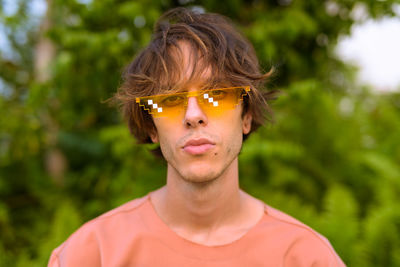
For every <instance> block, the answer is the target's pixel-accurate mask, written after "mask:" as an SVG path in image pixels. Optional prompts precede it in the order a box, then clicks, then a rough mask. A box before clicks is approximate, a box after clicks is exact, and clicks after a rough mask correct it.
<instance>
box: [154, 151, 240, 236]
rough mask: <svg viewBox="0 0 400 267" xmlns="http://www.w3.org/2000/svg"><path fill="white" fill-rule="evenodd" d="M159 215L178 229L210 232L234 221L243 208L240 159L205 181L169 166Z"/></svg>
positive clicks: (161, 196)
mask: <svg viewBox="0 0 400 267" xmlns="http://www.w3.org/2000/svg"><path fill="white" fill-rule="evenodd" d="M159 195H160V202H159V203H162V204H161V209H159V211H160V212H161V214H160V216H161V217H163V219H164V220H165V221H166V223H167V224H168V225H170V226H172V227H174V228H176V229H180V228H184V229H189V231H192V232H197V231H198V232H202V231H208V232H211V231H213V230H215V229H218V228H219V227H220V226H222V225H227V224H233V223H235V221H237V220H238V219H239V218H238V215H239V214H241V210H242V209H243V202H244V197H243V194H242V193H241V191H240V189H239V179H238V161H237V158H236V159H235V160H234V161H233V162H232V163H231V166H230V167H228V168H227V169H226V171H225V172H224V173H223V174H221V175H220V176H218V177H217V178H215V179H213V180H211V181H208V182H203V183H198V182H190V181H187V180H184V179H183V178H182V177H179V175H177V173H176V171H175V169H173V168H172V167H171V166H168V175H167V185H166V186H165V187H164V188H162V189H161V190H160V194H159Z"/></svg>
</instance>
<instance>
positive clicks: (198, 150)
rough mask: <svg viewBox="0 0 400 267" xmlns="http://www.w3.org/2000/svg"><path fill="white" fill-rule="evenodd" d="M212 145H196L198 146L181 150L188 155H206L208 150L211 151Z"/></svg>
mask: <svg viewBox="0 0 400 267" xmlns="http://www.w3.org/2000/svg"><path fill="white" fill-rule="evenodd" d="M213 147H214V145H212V144H204V145H198V146H185V147H184V148H183V150H184V151H185V152H186V153H189V154H191V155H200V154H204V153H206V152H207V151H208V150H210V149H212V148H213Z"/></svg>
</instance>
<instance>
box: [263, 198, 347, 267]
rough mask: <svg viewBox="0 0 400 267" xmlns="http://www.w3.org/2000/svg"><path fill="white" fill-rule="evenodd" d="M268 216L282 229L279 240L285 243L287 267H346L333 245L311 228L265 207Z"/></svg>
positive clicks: (282, 213) (280, 212)
mask: <svg viewBox="0 0 400 267" xmlns="http://www.w3.org/2000/svg"><path fill="white" fill-rule="evenodd" d="M265 210H266V214H267V216H268V218H269V220H271V221H272V222H274V223H275V224H276V227H277V228H279V229H280V231H279V232H280V233H279V238H280V239H281V241H282V242H285V244H286V247H285V252H284V257H283V258H284V262H285V266H328V267H329V266H332V267H333V266H335V267H336V266H345V264H344V263H343V261H342V260H341V259H340V257H339V256H338V255H337V253H336V252H335V250H334V249H333V247H332V245H331V244H330V242H329V241H328V239H326V238H325V237H324V236H323V235H321V234H319V233H318V232H316V231H315V230H313V229H312V228H311V227H309V226H307V225H305V224H304V223H302V222H300V221H298V220H297V219H295V218H293V217H291V216H289V215H287V214H286V213H284V212H282V211H279V210H277V209H274V208H272V207H270V206H268V205H265Z"/></svg>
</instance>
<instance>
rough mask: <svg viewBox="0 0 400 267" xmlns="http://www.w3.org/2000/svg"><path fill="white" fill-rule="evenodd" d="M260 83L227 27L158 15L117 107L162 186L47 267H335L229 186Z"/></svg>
mask: <svg viewBox="0 0 400 267" xmlns="http://www.w3.org/2000/svg"><path fill="white" fill-rule="evenodd" d="M268 76H269V74H262V73H261V72H260V71H259V66H258V61H257V58H256V56H255V53H254V50H253V48H252V46H251V44H250V43H249V42H248V41H247V40H246V39H245V38H244V37H243V36H241V35H240V34H239V33H238V32H237V31H236V30H235V29H234V27H233V26H232V25H231V23H229V21H228V20H227V19H226V18H224V17H222V16H220V15H216V14H198V13H195V12H192V11H190V10H187V9H184V8H178V9H173V10H171V11H169V12H167V13H166V14H164V15H163V16H162V17H161V18H160V20H159V21H158V23H157V24H156V26H155V32H154V35H153V39H152V41H151V43H150V44H149V46H148V47H147V48H146V49H144V50H143V51H142V52H141V53H140V54H139V55H138V56H137V57H136V59H135V60H134V61H133V62H132V63H131V65H130V66H129V67H128V68H127V71H126V73H125V76H124V83H123V85H122V87H121V88H120V90H119V92H118V94H117V95H116V97H117V99H118V100H120V101H122V103H123V107H124V113H125V115H126V118H127V120H128V122H129V127H130V130H131V132H132V133H133V134H134V135H135V137H136V138H137V140H139V141H140V142H142V143H146V142H154V143H159V144H160V148H161V152H162V155H163V156H164V158H165V160H166V161H167V163H168V169H167V182H166V185H165V186H164V187H162V188H160V189H159V190H157V191H154V192H151V193H149V194H148V195H147V196H145V197H143V198H140V199H135V200H133V201H131V202H129V203H127V204H125V205H122V206H121V207H118V208H116V209H114V210H112V211H110V212H108V213H106V214H104V215H102V216H100V217H98V218H96V219H94V220H92V221H90V222H88V223H86V224H85V225H84V226H82V227H81V228H80V229H79V230H78V231H76V232H75V233H74V234H73V235H72V236H71V237H70V238H69V239H68V240H67V241H65V242H64V243H63V244H62V245H61V246H60V247H58V248H57V249H55V250H54V251H53V254H52V256H51V258H50V262H49V266H174V267H175V266H229V267H232V266H344V264H343V262H342V261H341V259H340V258H339V257H338V255H337V254H336V253H335V251H334V250H333V248H332V247H331V245H330V244H329V242H328V241H327V240H326V239H325V238H324V237H322V236H321V235H319V234H318V233H316V232H315V231H313V230H312V229H310V228H309V227H307V226H306V225H304V224H302V223H300V222H298V221H297V220H295V219H293V218H291V217H289V216H288V215H285V214H283V213H282V212H280V211H277V210H275V209H273V208H271V207H269V206H267V205H266V204H264V203H262V202H261V201H259V200H257V199H255V198H253V197H252V196H250V195H248V194H247V193H245V192H243V191H242V190H240V188H239V177H238V154H239V152H240V150H241V147H242V142H243V139H244V138H245V137H247V135H248V134H250V132H251V131H253V130H255V129H256V128H257V127H259V126H260V125H261V124H262V123H263V121H264V115H265V111H268V106H267V100H268V98H269V95H268V94H264V95H263V94H262V93H261V92H260V91H259V90H258V89H257V88H260V87H261V86H262V84H263V82H264V81H265V79H266V78H268Z"/></svg>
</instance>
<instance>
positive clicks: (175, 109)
mask: <svg viewBox="0 0 400 267" xmlns="http://www.w3.org/2000/svg"><path fill="white" fill-rule="evenodd" d="M136 102H137V103H139V105H140V106H141V107H143V109H144V110H147V111H148V112H149V114H151V115H153V117H155V118H157V117H176V116H178V115H179V114H181V113H182V111H183V110H184V107H185V106H186V103H187V93H177V94H169V95H155V96H148V97H139V98H137V99H136Z"/></svg>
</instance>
